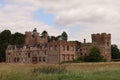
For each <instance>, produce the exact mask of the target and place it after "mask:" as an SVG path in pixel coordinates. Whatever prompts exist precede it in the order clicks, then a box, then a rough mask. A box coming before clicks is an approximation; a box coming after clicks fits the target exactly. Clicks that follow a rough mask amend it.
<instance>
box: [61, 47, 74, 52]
mask: <svg viewBox="0 0 120 80" xmlns="http://www.w3.org/2000/svg"><path fill="white" fill-rule="evenodd" d="M62 48H63V49H62V50H63V51H65V50H67V51H69V50H72V51H74V48H75V47H74V46H62Z"/></svg>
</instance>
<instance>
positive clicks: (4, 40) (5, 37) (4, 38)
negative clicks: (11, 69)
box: [0, 30, 11, 62]
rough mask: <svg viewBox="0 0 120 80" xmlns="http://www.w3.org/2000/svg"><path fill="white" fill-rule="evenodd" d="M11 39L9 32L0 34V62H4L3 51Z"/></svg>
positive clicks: (5, 31)
mask: <svg viewBox="0 0 120 80" xmlns="http://www.w3.org/2000/svg"><path fill="white" fill-rule="evenodd" d="M10 37H11V31H9V30H4V31H2V32H1V34H0V62H1V61H3V60H5V50H6V48H7V46H8V43H9V40H10Z"/></svg>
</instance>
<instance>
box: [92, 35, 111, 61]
mask: <svg viewBox="0 0 120 80" xmlns="http://www.w3.org/2000/svg"><path fill="white" fill-rule="evenodd" d="M92 43H93V44H97V45H98V47H99V48H100V51H101V54H102V55H103V57H104V58H105V59H106V60H107V61H111V34H106V33H102V34H92Z"/></svg>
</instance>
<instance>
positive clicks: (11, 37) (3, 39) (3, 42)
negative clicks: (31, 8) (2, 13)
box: [0, 30, 24, 62]
mask: <svg viewBox="0 0 120 80" xmlns="http://www.w3.org/2000/svg"><path fill="white" fill-rule="evenodd" d="M16 42H17V44H23V43H24V35H23V34H21V33H18V32H16V33H15V34H11V31H10V30H4V31H2V32H1V33H0V62H2V61H4V60H5V51H6V48H7V46H8V44H9V43H11V44H12V45H14V44H16Z"/></svg>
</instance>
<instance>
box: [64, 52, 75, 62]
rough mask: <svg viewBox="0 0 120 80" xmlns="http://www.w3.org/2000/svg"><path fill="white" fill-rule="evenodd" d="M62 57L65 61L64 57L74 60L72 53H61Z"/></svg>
mask: <svg viewBox="0 0 120 80" xmlns="http://www.w3.org/2000/svg"><path fill="white" fill-rule="evenodd" d="M62 59H63V60H64V61H65V60H66V59H67V60H71V59H72V60H74V55H69V54H67V55H65V54H63V55H62Z"/></svg>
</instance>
